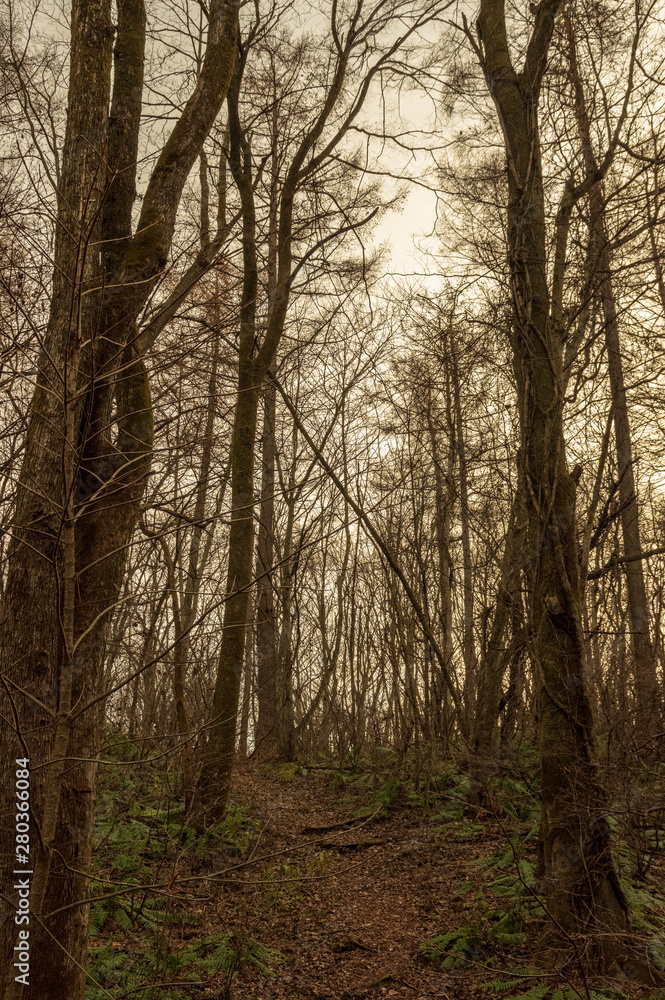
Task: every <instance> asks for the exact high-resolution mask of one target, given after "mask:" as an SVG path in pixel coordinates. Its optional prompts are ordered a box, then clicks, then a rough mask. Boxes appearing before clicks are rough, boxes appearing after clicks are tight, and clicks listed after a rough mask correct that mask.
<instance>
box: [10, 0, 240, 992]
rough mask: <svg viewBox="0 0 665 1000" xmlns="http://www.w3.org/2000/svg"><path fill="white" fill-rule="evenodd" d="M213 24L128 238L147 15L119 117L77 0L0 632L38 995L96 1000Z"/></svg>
mask: <svg viewBox="0 0 665 1000" xmlns="http://www.w3.org/2000/svg"><path fill="white" fill-rule="evenodd" d="M209 23H210V29H209V31H210V33H209V41H210V44H209V45H208V48H207V51H206V59H205V61H204V66H203V69H202V73H201V79H200V80H199V83H198V85H197V87H196V89H195V91H194V93H193V95H192V96H191V97H190V99H189V101H188V102H187V105H186V107H185V110H184V112H183V114H182V116H181V118H180V119H179V121H178V122H177V123H176V125H175V127H174V129H173V132H172V134H171V136H170V138H169V140H168V141H167V143H166V146H165V147H164V150H163V152H162V155H161V157H160V159H159V161H158V163H157V166H156V167H155V170H154V171H153V174H152V177H151V179H150V183H149V185H148V189H147V191H146V194H145V197H144V200H143V209H142V213H141V219H140V221H139V225H138V229H137V232H136V234H135V235H134V236H132V231H131V211H132V205H133V201H134V196H135V169H136V149H137V143H138V129H139V124H140V112H141V90H142V78H143V46H144V36H145V13H144V9H143V3H142V0H120V2H119V3H118V27H117V41H116V46H115V52H114V55H115V66H114V74H113V77H114V85H113V100H112V102H111V108H110V110H111V117H110V120H109V99H110V81H111V61H112V51H113V50H112V41H113V25H112V23H111V4H110V0H74V3H73V9H72V22H71V24H72V27H71V62H70V80H69V95H68V112H67V127H66V133H65V141H64V148H63V155H62V171H61V179H60V185H59V190H58V199H57V220H56V234H55V251H54V261H55V267H54V275H53V294H52V300H51V311H50V316H49V322H48V327H47V331H46V336H45V342H44V346H43V349H42V351H41V353H40V357H39V361H38V375H37V385H36V389H35V392H34V396H33V399H32V403H31V412H30V422H29V427H28V432H27V439H26V446H25V452H24V456H23V464H22V468H21V473H20V477H19V484H18V491H17V502H16V513H15V520H14V532H13V539H12V545H11V548H10V551H9V553H8V579H7V588H6V592H5V594H4V598H3V609H2V610H3V614H2V623H1V624H0V629H1V635H0V673H2V677H3V688H2V692H1V693H0V700H1V702H2V704H0V714H2V716H3V717H4V718H6V719H9V718H11V719H12V720H13V726H8V727H6V728H5V729H4V730H3V732H2V736H1V738H0V742H1V748H2V752H3V755H4V758H3V759H4V760H6V761H10V760H12V761H13V760H14V759H15V758H17V757H29V758H30V768H31V789H30V791H31V797H30V812H31V817H32V823H31V831H32V834H31V837H32V839H31V849H32V850H31V856H30V861H31V863H32V867H33V872H34V873H33V875H32V886H31V898H30V905H31V921H30V927H29V929H30V934H31V938H30V942H31V948H30V951H31V955H32V961H31V969H30V980H29V982H30V986H31V987H32V989H33V991H34V993H35V995H36V996H39V997H40V1000H50V998H53V1000H56V998H60V997H63V996H66V997H67V998H68V1000H82V998H83V994H84V981H85V961H86V948H87V933H88V907H87V905H86V897H87V891H88V880H89V877H90V875H89V872H90V869H91V860H92V858H91V854H92V827H93V819H94V804H95V772H96V763H95V762H96V757H97V753H98V746H99V710H100V706H101V704H102V703H103V692H102V691H101V690H100V686H101V676H102V674H101V670H102V659H103V655H104V649H105V644H106V633H107V630H108V627H109V621H110V618H111V615H112V613H113V611H114V609H115V607H116V606H117V603H118V600H119V599H120V595H121V593H122V580H123V576H124V569H125V558H126V553H127V547H128V544H129V542H130V539H131V536H132V532H133V529H134V526H135V523H136V517H137V514H138V508H139V503H140V498H141V496H142V493H143V490H144V486H145V480H146V476H147V474H148V470H149V465H150V452H151V447H152V407H151V402H150V392H149V386H148V379H147V373H146V368H145V365H144V363H143V361H142V358H141V352H140V350H139V348H138V331H137V329H136V325H135V322H136V317H137V316H138V314H139V311H140V309H141V308H142V306H143V303H144V302H145V300H146V298H147V296H148V294H149V292H150V289H151V287H152V284H153V283H154V280H155V278H156V276H157V274H158V273H159V271H160V270H161V269H162V268H163V266H164V263H165V261H166V257H167V255H168V252H169V248H170V242H171V237H172V234H173V226H174V224H175V214H176V210H177V206H178V202H179V199H180V194H181V191H182V187H183V185H184V183H185V180H186V179H187V175H188V174H189V170H190V169H191V165H192V163H193V162H194V160H195V158H196V155H197V154H198V147H200V145H201V143H202V142H203V139H204V138H205V135H206V134H207V132H208V130H209V128H210V127H211V125H212V123H213V121H214V119H215V117H216V115H217V112H218V111H219V107H220V104H221V100H222V98H223V96H224V90H225V87H226V86H227V84H228V80H229V78H230V67H231V66H232V62H233V60H234V58H235V27H236V14H235V9H232V5H227V4H224V5H222V4H221V2H220V0H214V2H213V3H212V4H211V8H210V22H209ZM107 171H108V176H107ZM105 200H106V201H105ZM99 246H103V247H104V249H103V251H102V252H100V251H98V250H93V248H94V247H99ZM114 406H115V411H114ZM114 427H115V435H114V436H113V434H112V432H113V429H114ZM36 594H38V595H39V603H38V605H35V595H36ZM0 795H1V797H2V854H3V857H2V864H3V869H4V871H5V873H9V875H8V876H7V874H5V877H4V880H3V881H4V885H3V889H4V892H5V896H10V897H11V896H13V895H14V889H13V888H12V886H13V884H14V876H13V875H12V874H11V872H12V871H13V862H14V858H13V857H12V855H13V851H12V848H13V846H14V845H13V837H12V831H13V817H14V815H15V812H16V810H15V805H14V797H13V789H12V788H11V787H10V785H9V784H7V785H6V786H5V787H4V788H3V790H2V792H1V793H0ZM10 818H12V819H11V820H10ZM69 905H71V908H70V909H66V910H64V911H61V908H62V907H64V906H69ZM3 910H4V912H3V924H2V930H1V933H0V962H1V963H2V972H0V976H1V977H2V979H1V984H2V985H1V994H0V995H1V996H2V997H3V1000H6V998H9V997H13V996H14V995H15V991H17V990H20V989H21V984H19V983H17V982H15V980H14V978H13V975H12V973H13V972H14V969H13V966H12V964H11V960H10V958H9V955H10V954H11V950H12V948H13V945H14V942H15V935H16V932H17V931H18V927H17V926H16V925H15V923H14V913H13V911H12V910H11V909H10V908H9V907H8V906H7V905H6V904H5V906H4V908H3ZM41 921H43V925H42V923H41ZM49 931H51V932H52V933H49Z"/></svg>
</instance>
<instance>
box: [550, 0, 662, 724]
mask: <svg viewBox="0 0 665 1000" xmlns="http://www.w3.org/2000/svg"><path fill="white" fill-rule="evenodd" d="M564 24H565V28H566V35H567V39H568V58H569V67H570V77H571V82H572V84H573V90H574V94H575V118H576V121H577V130H578V134H579V137H580V143H581V146H582V158H583V161H584V171H585V175H586V177H587V178H589V179H593V178H594V177H596V176H597V175H598V163H597V161H596V157H595V154H594V152H593V147H592V144H591V126H590V121H589V113H588V109H587V103H586V95H585V93H584V86H583V83H582V80H581V77H580V73H579V66H578V60H577V47H576V43H575V34H574V31H573V25H572V21H571V18H570V13H569V12H568V11H567V10H566V11H565V12H564ZM589 241H590V244H591V246H590V253H589V276H588V290H587V295H589V296H593V297H596V296H597V297H598V298H599V299H600V305H601V309H602V314H603V320H604V328H605V347H606V349H607V367H608V371H609V376H610V388H611V393H612V406H613V413H614V435H615V442H616V454H617V473H618V478H619V499H620V502H621V528H622V534H623V550H624V555H625V556H626V557H627V561H626V562H625V563H624V564H623V572H624V573H625V575H626V596H627V601H628V615H629V620H630V632H631V646H632V652H633V660H634V677H635V702H636V722H637V725H638V728H639V730H640V732H641V733H643V734H644V735H646V736H651V735H653V733H654V732H655V731H656V729H657V727H658V726H659V721H660V704H659V702H660V692H659V687H658V678H657V674H656V660H655V654H654V648H653V645H652V642H651V636H650V631H649V603H648V601H647V592H646V585H645V581H644V564H643V562H642V559H641V558H640V557H641V555H642V542H641V539H640V518H639V505H638V500H637V488H636V485H635V473H634V469H633V465H634V459H633V445H632V436H631V430H630V419H629V416H628V403H627V399H626V388H625V382H624V376H623V358H622V353H621V342H620V338H619V324H618V321H617V308H616V298H615V295H614V287H613V283H612V272H611V266H612V257H611V249H610V243H609V240H608V238H607V226H606V222H605V198H604V194H603V185H602V181H600V180H599V181H598V182H597V183H594V184H593V185H592V187H591V188H590V190H589Z"/></svg>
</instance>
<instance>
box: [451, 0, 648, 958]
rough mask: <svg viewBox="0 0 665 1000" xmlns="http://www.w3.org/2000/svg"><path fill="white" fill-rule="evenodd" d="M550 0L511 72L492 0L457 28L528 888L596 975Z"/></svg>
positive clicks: (618, 922) (595, 825)
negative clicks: (503, 201)
mask: <svg viewBox="0 0 665 1000" xmlns="http://www.w3.org/2000/svg"><path fill="white" fill-rule="evenodd" d="M559 6H560V0H542V2H541V3H540V4H539V5H538V7H537V8H535V17H534V25H533V29H532V33H531V37H530V39H529V42H528V46H527V50H526V55H525V61H524V66H523V68H522V70H521V71H520V72H517V71H516V70H515V69H514V67H513V64H512V61H511V57H510V52H509V45H508V37H507V30H506V16H505V8H504V3H503V0H481V8H480V17H479V20H478V34H479V38H480V39H481V42H480V45H478V44H477V43H476V41H475V39H474V38H473V36H472V35H471V33H470V32H468V37H469V38H470V40H471V41H472V44H473V45H474V46H475V49H476V52H477V54H478V56H479V59H480V62H481V65H482V68H483V71H484V74H485V79H486V82H487V86H488V89H489V92H490V94H491V96H492V99H493V101H494V104H495V106H496V109H497V114H498V117H499V122H500V124H501V128H502V132H503V137H504V143H505V151H506V161H507V177H508V210H507V215H508V219H507V222H508V260H509V267H510V277H511V289H512V298H513V303H512V310H513V324H514V325H513V331H512V348H513V358H514V366H515V372H516V377H517V387H518V403H519V415H520V431H521V462H520V465H521V469H520V474H521V480H522V489H523V491H524V496H525V504H526V519H527V526H526V540H527V552H526V553H525V570H526V577H527V585H528V598H529V600H528V611H527V614H528V628H529V636H530V655H531V660H532V663H533V666H534V669H535V673H536V678H537V683H538V688H539V690H538V742H539V748H540V755H541V774H542V820H541V826H540V835H539V845H538V846H539V862H540V877H541V885H542V888H543V892H544V894H545V900H546V903H547V907H548V910H549V913H550V914H551V915H552V917H553V918H554V921H555V923H556V925H557V927H558V929H559V930H560V931H562V932H563V934H564V935H568V936H570V937H571V938H573V939H574V940H575V941H576V946H577V952H578V955H579V956H580V957H581V959H582V960H583V961H584V962H586V964H587V967H589V968H593V969H594V971H599V970H600V969H603V968H608V967H609V966H611V965H612V963H613V962H614V960H615V957H616V955H617V941H616V937H615V938H613V937H612V935H624V934H625V933H627V931H628V921H627V906H626V901H625V898H624V896H623V893H622V891H621V888H620V886H619V881H618V878H617V874H616V870H615V867H614V861H613V859H612V853H611V843H610V830H609V825H608V822H607V819H606V816H607V801H606V796H605V793H604V789H603V787H602V784H601V780H600V775H599V772H598V766H597V763H596V759H595V749H594V740H593V719H592V714H591V706H590V702H589V697H588V691H587V680H586V662H585V661H586V653H585V648H584V639H583V634H582V626H581V612H580V593H579V568H578V559H577V545H576V536H575V482H574V480H573V479H572V478H571V476H570V474H569V472H568V470H567V467H566V457H565V451H566V449H565V439H564V433H563V402H564V394H563V391H562V387H563V384H564V372H563V343H562V335H561V328H560V323H559V322H557V321H556V319H557V317H558V315H559V313H560V301H559V300H558V295H559V293H558V291H557V292H556V294H555V295H554V296H552V297H551V293H550V288H549V285H548V269H547V255H546V251H545V205H544V194H543V182H542V164H541V155H540V146H539V129H538V103H539V97H540V90H541V83H542V77H543V73H544V71H545V66H546V62H547V55H548V50H549V45H550V41H551V37H552V32H553V29H554V18H555V15H556V13H557V11H558V9H559ZM568 201H570V199H568ZM567 205H568V202H566V206H567ZM567 210H568V209H567ZM568 217H569V214H568ZM565 221H566V220H565V218H562V215H561V213H560V216H559V222H560V223H561V224H560V225H559V227H558V228H557V240H558V243H557V257H556V260H557V262H558V261H559V260H560V259H561V252H562V251H563V260H565V237H566V235H567V230H566V227H565ZM555 280H557V281H558V280H559V275H558V274H555Z"/></svg>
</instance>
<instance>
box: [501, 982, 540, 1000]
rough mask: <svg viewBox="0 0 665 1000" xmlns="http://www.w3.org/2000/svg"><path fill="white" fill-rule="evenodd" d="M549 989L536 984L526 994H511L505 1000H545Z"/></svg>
mask: <svg viewBox="0 0 665 1000" xmlns="http://www.w3.org/2000/svg"><path fill="white" fill-rule="evenodd" d="M549 992H550V987H549V986H547V985H543V984H542V983H536V985H535V986H532V987H531V989H530V990H527V992H526V993H513V994H512V995H511V996H509V997H508V998H507V1000H545V997H546V996H547V995H548V994H549Z"/></svg>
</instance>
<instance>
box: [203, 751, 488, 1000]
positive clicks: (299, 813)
mask: <svg viewBox="0 0 665 1000" xmlns="http://www.w3.org/2000/svg"><path fill="white" fill-rule="evenodd" d="M335 793H336V790H335V789H334V787H333V788H332V789H331V785H330V780H329V779H327V780H326V779H324V778H322V777H321V776H320V775H317V774H316V773H310V774H307V775H304V776H303V775H298V776H294V777H293V780H279V778H278V777H265V776H260V775H258V774H257V773H256V772H252V771H250V770H248V769H246V770H244V771H243V772H242V773H240V774H239V777H238V782H237V789H236V799H237V800H238V799H239V800H241V801H243V800H244V801H245V802H247V803H251V812H252V814H253V815H254V816H256V817H258V818H259V819H260V821H261V823H262V826H263V829H262V833H261V836H260V838H259V841H258V843H257V844H255V845H254V847H253V849H252V850H253V857H254V862H253V864H252V865H251V867H249V868H245V869H243V870H242V871H240V872H239V873H238V878H239V880H242V884H240V885H235V886H231V887H229V889H228V890H227V892H226V895H225V896H224V898H223V901H222V911H224V910H225V911H226V915H227V918H228V917H229V916H230V915H231V914H233V924H234V926H235V927H236V928H240V929H242V930H244V932H245V933H247V934H249V935H250V936H252V937H254V938H255V939H257V940H258V941H260V942H261V943H263V944H265V945H267V946H269V947H270V948H271V949H272V950H273V951H274V952H276V953H278V955H279V956H280V957H279V958H278V960H277V964H273V963H271V964H272V968H273V970H274V972H275V975H274V978H269V977H267V976H264V975H262V974H260V973H258V972H257V971H256V970H254V969H247V968H246V969H244V970H243V972H242V973H241V974H240V976H239V978H238V980H237V984H236V996H237V997H238V998H242V1000H245V998H246V1000H250V998H256V1000H278V998H279V1000H315V998H321V1000H323V998H326V1000H327V998H345V1000H346V998H348V1000H351V998H358V1000H360V998H372V997H395V998H400V997H409V998H411V1000H420V998H425V997H448V998H450V1000H455V998H462V997H464V998H471V997H474V996H477V995H483V994H482V993H480V992H479V991H478V990H477V989H475V988H474V985H475V984H474V983H473V978H474V977H473V976H472V977H471V980H470V979H469V974H468V973H463V972H462V973H460V972H456V971H454V970H450V971H449V970H441V969H439V968H437V967H436V966H435V965H433V964H432V963H431V962H428V961H426V960H424V959H423V958H422V956H421V955H420V952H419V948H420V944H421V943H422V942H423V941H424V940H426V939H428V938H431V937H433V936H436V935H437V934H442V933H444V932H445V931H447V930H451V929H452V928H453V927H455V926H457V925H459V924H460V923H462V924H463V923H464V909H463V905H462V903H461V902H460V901H455V900H454V899H453V897H454V894H455V888H456V885H457V883H459V882H460V881H462V880H464V879H465V878H466V877H468V873H467V866H468V864H469V863H471V862H472V861H473V860H474V859H475V858H477V857H478V856H479V855H480V854H483V853H491V851H492V850H495V849H496V846H497V838H496V837H495V836H491V835H490V834H489V832H488V835H487V836H486V837H483V838H482V841H483V842H482V844H481V843H476V844H473V845H472V847H470V846H469V845H460V844H459V843H453V842H450V841H448V842H447V841H446V838H445V835H443V834H442V833H441V832H439V830H438V827H439V826H440V821H439V822H438V823H437V822H436V817H432V815H431V813H428V812H426V811H424V810H422V809H416V808H409V807H408V804H407V803H406V802H402V801H400V797H399V795H398V797H397V799H396V800H395V802H394V803H393V804H392V805H391V806H390V808H389V809H388V813H387V816H386V817H385V818H381V819H380V818H378V817H376V818H374V819H372V820H370V821H366V822H363V821H356V822H355V823H354V824H353V825H352V826H350V827H342V826H339V825H338V826H337V827H336V828H334V827H335V825H336V824H340V823H342V822H343V821H345V820H348V819H350V818H351V817H352V816H353V815H354V814H355V813H356V812H358V810H359V807H362V806H363V805H365V807H366V808H372V807H371V805H369V804H366V803H367V801H368V799H369V800H370V802H371V798H372V797H371V795H370V794H368V790H367V789H364V790H359V789H356V788H353V787H352V786H350V787H347V788H344V789H343V791H342V792H341V793H340V794H339V795H337V796H336V794H335ZM330 827H333V829H330ZM326 828H328V829H326ZM277 852H283V853H280V854H278V853H277ZM267 855H274V856H273V857H272V858H268V857H266V856H267ZM260 858H261V859H262V860H259V859H260ZM476 874H477V870H476ZM257 883H258V884H257ZM224 902H225V903H226V904H227V905H226V906H224ZM220 916H222V913H220Z"/></svg>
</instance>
